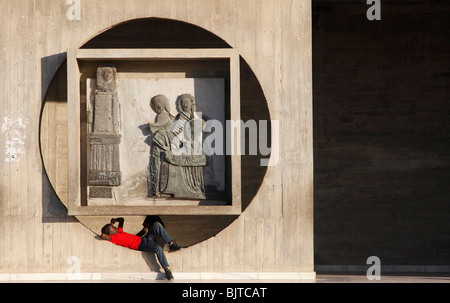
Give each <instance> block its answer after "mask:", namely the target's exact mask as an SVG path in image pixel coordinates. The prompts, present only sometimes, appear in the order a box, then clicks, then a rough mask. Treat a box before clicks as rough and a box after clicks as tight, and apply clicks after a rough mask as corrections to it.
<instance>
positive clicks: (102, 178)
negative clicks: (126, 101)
mask: <svg viewBox="0 0 450 303" xmlns="http://www.w3.org/2000/svg"><path fill="white" fill-rule="evenodd" d="M116 73H117V71H116V69H115V68H113V67H99V68H98V69H97V78H96V88H95V95H94V99H93V101H92V106H91V108H92V110H91V112H90V113H88V117H89V123H88V124H89V125H88V136H89V145H90V157H89V159H90V161H89V179H88V184H89V186H90V194H89V195H90V197H91V198H110V197H111V195H112V194H111V186H119V185H120V183H121V172H120V163H119V144H120V139H121V135H120V113H119V108H120V104H119V100H118V96H117V83H116Z"/></svg>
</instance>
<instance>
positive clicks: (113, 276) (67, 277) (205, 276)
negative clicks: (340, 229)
mask: <svg viewBox="0 0 450 303" xmlns="http://www.w3.org/2000/svg"><path fill="white" fill-rule="evenodd" d="M174 276H175V280H176V281H200V282H201V281H211V280H212V281H214V280H216V281H218V280H237V281H242V282H245V281H246V280H259V281H265V280H272V281H275V282H276V281H277V280H292V281H295V280H313V281H314V280H315V279H316V273H315V272H248V273H247V272H233V273H232V272H229V273H217V272H174ZM113 280H114V281H117V280H121V281H130V282H133V281H142V280H164V273H162V272H150V273H14V274H0V282H22V281H23V282H26V281H29V282H32V281H42V282H44V281H100V282H101V281H105V282H107V281H113Z"/></svg>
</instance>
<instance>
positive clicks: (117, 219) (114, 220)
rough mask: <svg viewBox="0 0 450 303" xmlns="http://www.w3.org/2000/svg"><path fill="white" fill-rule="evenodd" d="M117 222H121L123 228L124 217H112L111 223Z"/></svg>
mask: <svg viewBox="0 0 450 303" xmlns="http://www.w3.org/2000/svg"><path fill="white" fill-rule="evenodd" d="M116 222H119V228H123V223H124V222H125V220H124V218H116V219H114V218H113V219H111V224H115V223H116Z"/></svg>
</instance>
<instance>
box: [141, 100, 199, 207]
mask: <svg viewBox="0 0 450 303" xmlns="http://www.w3.org/2000/svg"><path fill="white" fill-rule="evenodd" d="M150 107H151V108H152V109H153V110H154V111H155V113H156V114H157V115H156V118H155V122H154V123H149V126H150V131H151V134H152V144H151V150H150V165H149V174H148V188H149V196H156V197H160V196H165V195H169V196H172V197H176V198H187V199H205V198H206V194H205V181H204V167H205V166H206V165H207V161H206V155H205V154H204V152H203V148H202V142H203V139H202V138H203V127H204V121H203V120H202V119H201V118H200V117H198V115H197V113H196V104H195V99H194V97H193V96H192V95H190V94H183V95H181V96H180V98H179V99H178V102H177V110H178V114H177V115H176V116H175V117H173V116H172V115H171V114H170V106H169V100H168V98H167V97H166V96H164V95H157V96H155V97H153V98H152V99H151V101H150Z"/></svg>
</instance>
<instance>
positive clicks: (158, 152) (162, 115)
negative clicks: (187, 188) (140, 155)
mask: <svg viewBox="0 0 450 303" xmlns="http://www.w3.org/2000/svg"><path fill="white" fill-rule="evenodd" d="M150 107H151V108H152V109H153V111H154V112H155V113H156V118H155V122H154V123H149V126H150V131H151V133H152V135H153V138H152V145H151V149H150V164H149V174H148V178H147V180H148V188H149V195H150V196H156V197H159V196H160V193H161V191H163V190H164V188H165V187H166V185H167V177H168V163H166V162H165V161H164V159H163V158H162V157H163V156H164V152H165V151H168V150H170V137H169V136H170V135H171V132H170V129H171V127H172V123H173V120H174V117H173V116H172V114H170V105H169V99H167V97H166V96H164V95H157V96H154V97H153V98H152V99H151V100H150Z"/></svg>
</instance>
